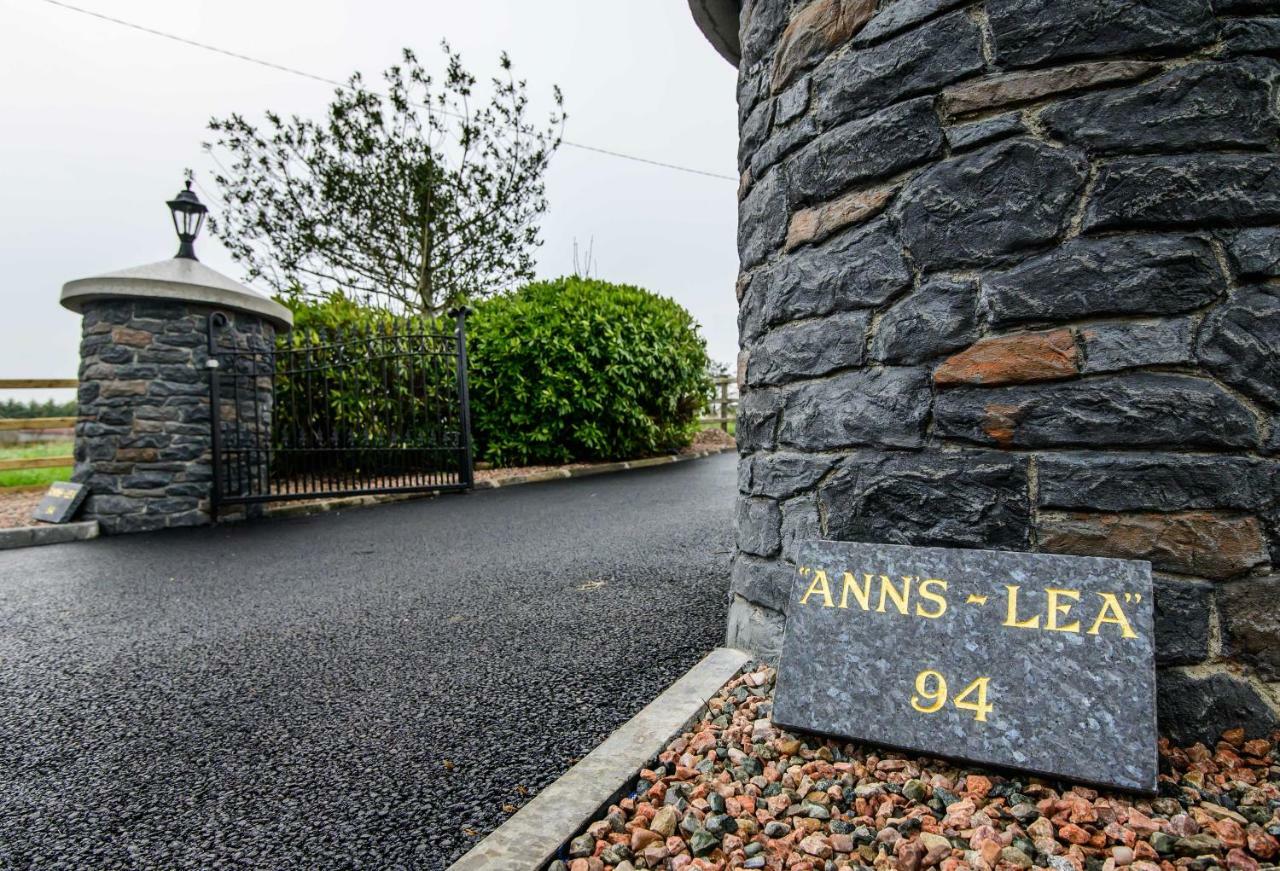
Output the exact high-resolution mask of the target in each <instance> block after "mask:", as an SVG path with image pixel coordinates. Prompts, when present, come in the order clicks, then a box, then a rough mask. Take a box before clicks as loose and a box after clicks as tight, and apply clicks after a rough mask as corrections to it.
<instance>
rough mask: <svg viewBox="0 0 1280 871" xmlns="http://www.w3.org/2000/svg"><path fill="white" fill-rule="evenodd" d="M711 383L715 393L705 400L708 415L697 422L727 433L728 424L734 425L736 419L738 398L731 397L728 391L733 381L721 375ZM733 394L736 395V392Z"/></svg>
mask: <svg viewBox="0 0 1280 871" xmlns="http://www.w3.org/2000/svg"><path fill="white" fill-rule="evenodd" d="M712 383H713V384H714V385H715V392H714V393H713V394H712V396H711V398H710V399H708V400H707V412H708V413H707V414H704V415H703V416H702V417H700V418H698V422H699V423H703V424H712V425H714V426H718V427H720V429H722V430H724V431H725V432H728V431H729V424H730V423H735V422H736V421H737V419H738V397H737V396H731V395H730V391H729V388H730V385H733V384H734V380H733V379H732V378H730V377H729V376H728V375H721V376H719V377H718V378H716V379H715V380H714V381H713V382H712ZM734 392H735V393H736V390H735V391H734Z"/></svg>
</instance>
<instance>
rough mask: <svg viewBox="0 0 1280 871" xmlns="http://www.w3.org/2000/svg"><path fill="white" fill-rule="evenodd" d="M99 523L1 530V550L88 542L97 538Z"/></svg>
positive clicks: (47, 525)
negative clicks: (70, 542) (69, 542)
mask: <svg viewBox="0 0 1280 871" xmlns="http://www.w3.org/2000/svg"><path fill="white" fill-rule="evenodd" d="M99 531H100V530H99V528H98V521H96V520H79V521H76V522H75V523H45V524H40V525H38V526H13V527H10V528H8V529H0V550H10V549H12V548H15V547H38V546H40V545H44V544H63V543H64V542H68V541H88V540H89V539H91V538H97V537H98V533H99Z"/></svg>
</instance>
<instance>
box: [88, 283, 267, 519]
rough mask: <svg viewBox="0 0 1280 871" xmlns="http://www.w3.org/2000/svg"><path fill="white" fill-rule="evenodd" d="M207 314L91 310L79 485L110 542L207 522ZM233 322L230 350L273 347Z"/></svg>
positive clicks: (247, 323) (125, 307)
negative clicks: (112, 538)
mask: <svg viewBox="0 0 1280 871" xmlns="http://www.w3.org/2000/svg"><path fill="white" fill-rule="evenodd" d="M209 313H210V309H207V308H204V307H201V306H193V305H187V304H184V303H179V302H163V301H154V302H153V301H146V300H111V301H104V302H95V303H88V304H86V305H85V307H84V318H83V322H82V328H81V341H80V392H79V421H78V422H77V424H76V447H75V457H76V466H75V473H74V475H73V480H75V481H77V482H81V483H86V484H88V485H89V488H90V496H89V499H88V501H87V502H86V503H85V508H84V514H83V516H84V518H85V519H97V520H98V522H99V524H100V525H101V528H102V530H103V532H105V533H123V532H145V531H150V530H155V529H162V528H166V527H178V526H197V525H201V524H205V523H209V522H210V519H211V518H210V496H211V492H212V489H211V488H212V481H213V455H212V450H211V441H212V439H211V430H210V417H209V373H208V370H207V369H206V368H205V361H206V360H207V359H208V332H207V331H208V315H209ZM228 318H229V322H228V324H227V326H226V327H225V328H224V329H223V330H221V331H220V332H221V338H222V339H223V341H224V342H226V341H231V342H234V343H235V344H237V345H240V346H242V347H244V346H248V347H253V348H260V349H262V350H267V349H269V348H270V347H271V345H272V343H273V340H274V330H273V328H272V327H271V325H270V324H267V323H264V322H263V321H262V320H261V319H259V318H257V317H254V316H252V315H245V314H239V315H237V314H232V313H228Z"/></svg>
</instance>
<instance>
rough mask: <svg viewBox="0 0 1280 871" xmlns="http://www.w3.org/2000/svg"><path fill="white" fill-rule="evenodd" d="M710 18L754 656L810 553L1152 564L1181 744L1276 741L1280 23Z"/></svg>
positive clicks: (885, 4) (1166, 724)
mask: <svg viewBox="0 0 1280 871" xmlns="http://www.w3.org/2000/svg"><path fill="white" fill-rule="evenodd" d="M690 5H691V6H692V7H693V10H694V13H695V17H696V18H697V19H698V21H699V23H700V24H701V25H702V27H703V30H704V32H706V33H707V35H708V38H709V39H711V41H712V42H713V43H714V44H715V45H716V47H717V49H718V50H720V51H721V53H722V54H724V55H725V56H726V57H729V58H730V59H731V60H734V61H735V62H737V63H738V67H739V78H738V104H739V122H740V131H741V144H740V150H739V163H740V168H741V173H742V179H741V186H740V190H739V199H740V210H739V229H738V242H739V252H740V256H741V275H740V278H739V281H738V286H737V293H738V298H739V303H740V314H739V327H740V338H741V349H742V350H741V355H740V359H739V380H740V383H741V387H742V396H743V398H742V408H741V417H740V418H739V422H738V447H739V451H740V453H741V459H740V464H739V489H740V491H741V495H740V499H739V503H738V513H737V545H738V554H737V557H736V561H735V565H734V571H733V587H732V589H733V597H732V606H731V613H730V620H729V623H730V628H729V641H730V643H731V644H735V645H738V646H744V647H747V648H751V649H754V650H755V651H757V652H760V653H762V654H765V655H776V653H777V651H778V647H779V644H780V639H781V634H782V629H783V626H784V621H785V616H786V615H785V609H786V602H787V591H788V589H789V587H790V584H791V581H792V578H793V571H792V566H791V565H790V563H789V558H790V554H791V552H792V550H791V549H792V543H793V542H794V541H796V540H797V539H800V538H806V537H819V536H820V537H825V538H830V539H837V540H849V541H876V542H892V543H901V544H913V545H937V546H946V547H972V548H994V549H1007V550H1019V551H1043V552H1052V553H1066V554H1081V555H1098V556H1112V557H1122V558H1132V559H1144V560H1150V561H1151V563H1152V566H1153V569H1154V571H1155V573H1156V582H1155V583H1156V590H1157V603H1156V635H1157V644H1158V666H1159V668H1160V672H1159V686H1160V692H1159V706H1160V720H1161V728H1162V730H1164V731H1165V733H1166V734H1169V735H1171V736H1172V737H1174V738H1175V739H1177V740H1180V741H1186V740H1193V739H1202V740H1216V738H1217V735H1218V732H1219V730H1220V729H1221V728H1223V727H1226V726H1233V725H1245V726H1246V727H1248V729H1249V730H1250V731H1251V732H1254V733H1257V732H1261V731H1264V730H1265V729H1267V728H1268V727H1270V726H1272V725H1274V724H1275V723H1276V712H1277V702H1278V701H1280V683H1277V681H1280V575H1277V574H1276V570H1275V568H1274V567H1273V566H1274V565H1275V563H1276V562H1277V555H1278V554H1280V496H1278V494H1280V462H1278V461H1277V456H1278V455H1280V284H1277V279H1278V278H1280V156H1278V154H1277V132H1278V129H1280V128H1278V126H1277V123H1278V122H1277V113H1276V105H1277V81H1278V80H1280V64H1277V61H1276V60H1275V59H1274V58H1275V57H1277V56H1280V17H1269V16H1267V15H1266V14H1265V12H1266V11H1268V10H1270V11H1271V12H1272V13H1280V6H1277V5H1276V4H1274V3H1269V2H1261V0H984V2H982V0H979V2H965V0H880V2H879V3H877V2H875V0H797V2H788V0H747V2H744V3H742V4H741V8H740V9H739V4H738V3H737V2H735V0H690ZM877 7H878V8H877Z"/></svg>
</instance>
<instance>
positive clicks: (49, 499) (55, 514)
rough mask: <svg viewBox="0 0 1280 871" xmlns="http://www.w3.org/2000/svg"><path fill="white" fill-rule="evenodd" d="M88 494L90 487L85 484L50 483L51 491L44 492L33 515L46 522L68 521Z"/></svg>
mask: <svg viewBox="0 0 1280 871" xmlns="http://www.w3.org/2000/svg"><path fill="white" fill-rule="evenodd" d="M88 495H89V488H88V487H86V486H85V485H84V484H70V483H67V482H66V481H57V482H55V483H53V484H50V485H49V492H47V493H45V494H44V498H42V499H41V500H40V504H38V505H37V506H36V510H35V511H34V512H33V513H32V515H31V516H32V517H33V518H34V519H36V520H42V521H44V522H45V523H68V522H70V520H71V518H73V517H75V516H76V512H77V511H79V510H80V505H81V504H82V503H83V502H84V499H85V497H86V496H88Z"/></svg>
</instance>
